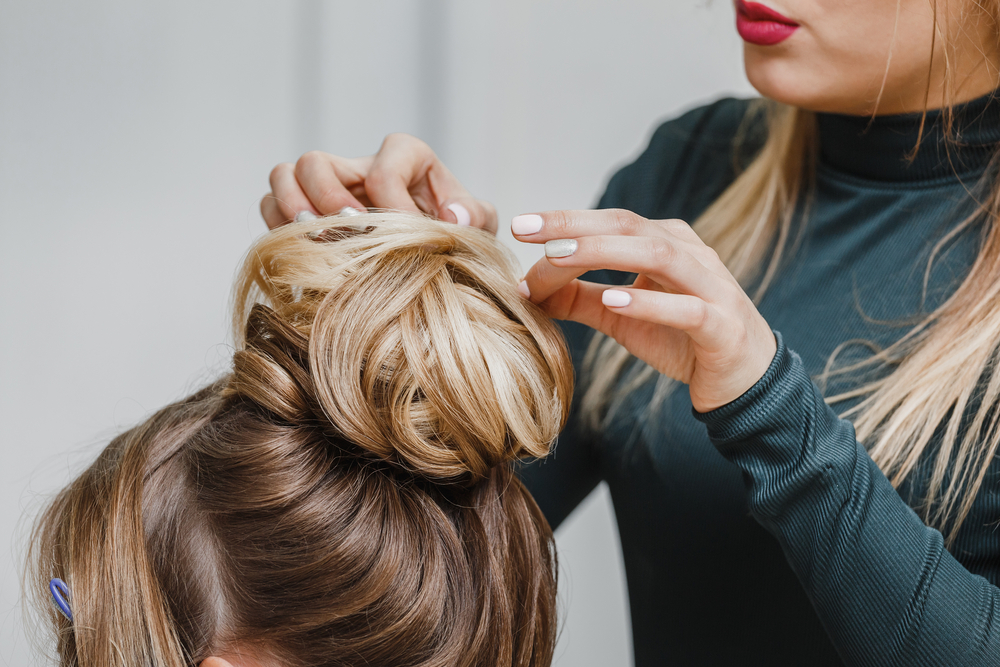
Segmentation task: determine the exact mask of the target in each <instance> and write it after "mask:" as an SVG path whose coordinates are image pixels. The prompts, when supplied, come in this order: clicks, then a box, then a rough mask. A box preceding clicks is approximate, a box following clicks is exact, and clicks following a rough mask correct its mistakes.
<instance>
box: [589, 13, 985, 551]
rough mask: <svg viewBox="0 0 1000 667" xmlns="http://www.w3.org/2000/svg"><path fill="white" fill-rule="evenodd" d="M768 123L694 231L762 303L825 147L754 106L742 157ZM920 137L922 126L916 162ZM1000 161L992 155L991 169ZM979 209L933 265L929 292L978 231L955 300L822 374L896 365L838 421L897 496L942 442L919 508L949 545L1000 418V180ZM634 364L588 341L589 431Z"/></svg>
mask: <svg viewBox="0 0 1000 667" xmlns="http://www.w3.org/2000/svg"><path fill="white" fill-rule="evenodd" d="M993 11H994V13H996V11H997V8H996V6H994V7H993ZM936 20H937V13H936V11H935V21H936ZM994 20H995V17H994ZM936 29H937V27H936V26H935V32H936ZM945 56H946V57H947V49H946V50H945ZM931 65H933V60H932V63H931ZM948 71H950V70H948ZM945 81H946V88H945V99H946V100H950V99H954V98H953V96H954V94H955V91H954V89H953V86H952V79H951V77H950V76H949V75H946V79H945ZM883 86H884V82H883ZM929 87H930V83H928V90H929ZM880 96H881V93H880ZM925 117H926V109H925V111H924V118H925ZM762 120H763V122H764V123H765V124H766V127H767V129H768V133H767V139H766V141H765V143H764V145H763V148H762V149H761V150H760V152H759V153H758V154H757V156H756V157H755V158H754V159H753V161H752V162H751V163H750V165H749V166H748V167H747V168H746V169H745V170H744V171H742V173H740V174H739V175H738V176H737V178H736V179H735V180H734V181H733V183H732V184H730V185H729V187H728V188H727V189H726V190H725V191H724V192H723V193H722V195H721V196H720V197H719V198H718V199H716V200H715V202H714V203H713V204H712V205H711V206H709V207H708V209H706V210H705V211H704V212H703V213H702V214H701V216H700V217H699V218H698V219H697V220H696V221H695V222H694V223H693V225H692V227H693V228H694V230H695V231H696V232H698V234H699V235H700V236H701V238H702V239H703V240H704V241H705V243H706V244H707V245H709V246H711V247H713V248H714V249H715V250H716V252H718V254H719V256H720V258H721V259H722V260H723V262H725V264H726V266H727V267H728V268H729V270H730V271H731V272H732V273H733V275H734V276H735V277H736V278H737V280H739V281H740V283H741V284H742V285H744V286H745V287H746V286H749V285H751V284H756V285H757V288H756V290H755V293H754V300H755V302H759V301H760V298H761V297H762V295H763V294H764V292H765V290H766V289H767V288H768V286H769V284H770V282H771V280H772V279H773V277H774V275H775V273H776V271H777V270H778V267H779V266H780V264H781V261H782V258H783V257H784V256H785V255H786V253H788V252H793V251H794V248H795V246H796V241H797V238H798V235H797V234H796V233H795V232H794V229H793V227H794V219H793V216H794V214H795V211H796V207H797V206H800V205H801V204H802V203H803V202H802V197H806V198H807V199H806V201H805V204H806V207H805V208H806V209H807V208H808V206H807V205H808V196H809V191H810V189H811V184H812V182H813V179H814V168H815V162H816V146H817V143H816V117H815V114H814V113H813V112H810V111H806V110H803V109H799V108H795V107H791V106H788V105H784V104H780V103H777V102H774V101H770V100H758V101H756V102H755V103H752V104H751V106H750V108H749V109H748V112H747V115H746V117H745V118H744V122H743V125H742V127H741V129H740V131H739V132H738V134H737V138H736V142H735V143H736V146H735V148H736V149H737V150H738V149H739V146H740V143H741V142H742V140H743V139H744V138H745V136H746V132H747V131H748V130H749V128H751V127H753V126H755V125H758V124H759V123H760V122H761V121H762ZM942 124H943V128H944V131H945V136H946V147H947V148H950V146H951V143H953V142H954V137H953V136H952V132H953V112H952V105H951V104H950V103H947V104H946V105H945V108H944V111H943V114H942ZM923 137H924V120H923V118H922V119H921V124H920V132H919V138H918V142H917V145H916V146H915V147H914V150H913V153H912V154H911V158H912V157H913V156H915V154H916V151H917V149H918V148H919V145H920V142H921V141H922V140H923ZM996 160H997V158H996V156H994V161H993V163H992V164H996ZM970 196H974V195H970ZM977 204H978V206H977V208H976V210H975V212H974V213H973V214H971V215H970V216H968V217H967V218H966V219H964V220H962V221H960V223H959V224H958V225H957V226H956V227H955V228H953V229H952V230H951V231H950V232H948V233H947V234H946V235H945V236H943V237H942V238H941V239H940V240H939V241H938V242H937V244H936V246H935V247H934V249H933V252H932V253H931V256H930V259H929V260H928V264H927V267H926V269H925V273H924V289H925V290H926V287H927V282H928V280H929V276H930V269H931V265H932V263H933V261H934V259H935V258H936V257H937V255H938V254H939V253H940V252H941V250H942V249H943V248H944V247H945V246H946V245H947V244H948V243H949V242H951V241H952V240H953V239H954V238H955V237H956V236H958V235H959V234H961V233H962V232H963V231H965V230H966V229H968V228H969V227H970V226H972V225H974V224H981V225H982V234H983V243H982V246H981V249H980V252H979V255H978V257H977V258H976V260H975V262H974V263H973V265H972V267H971V268H970V270H969V273H968V275H967V276H966V277H965V279H964V280H963V282H962V283H961V285H960V286H959V287H958V288H957V289H956V290H955V292H954V293H953V294H952V295H951V297H950V298H948V299H947V300H946V301H945V302H944V303H942V304H941V305H940V306H939V307H937V308H936V309H935V310H934V311H933V312H931V313H929V314H927V315H926V316H925V317H923V318H922V319H921V320H920V321H919V322H918V323H917V324H916V325H915V326H913V327H912V328H911V329H910V330H909V332H908V333H906V334H905V335H904V336H903V337H902V338H901V339H899V340H898V341H897V342H896V343H894V344H892V345H891V346H889V347H887V348H886V349H884V350H881V351H878V352H876V353H874V354H873V355H872V356H871V357H869V358H868V359H866V360H865V361H863V362H860V363H855V364H852V365H850V366H847V367H844V368H841V369H837V370H834V369H833V364H834V361H835V359H836V357H837V355H838V353H839V352H840V350H841V349H842V348H843V347H844V346H846V345H848V344H851V343H854V342H857V341H845V342H844V343H843V344H842V345H841V346H839V347H838V348H837V350H835V351H834V352H833V354H832V355H831V358H830V360H829V362H828V364H827V367H826V369H825V370H824V372H823V374H822V375H821V376H820V378H819V379H820V380H821V381H825V380H826V379H828V378H829V377H831V376H833V375H835V374H844V373H857V374H858V375H859V376H861V375H862V374H863V373H864V372H865V371H872V370H874V369H876V368H877V367H880V366H881V367H891V368H893V371H892V372H891V373H888V374H882V377H879V378H878V379H876V380H874V381H867V382H863V383H861V386H858V387H856V388H855V389H852V390H850V391H847V392H843V393H840V394H837V395H835V396H830V397H827V399H826V400H827V402H828V403H830V404H836V403H839V402H842V401H846V400H849V399H858V398H860V399H861V400H860V401H859V402H858V403H857V404H856V405H854V407H852V408H850V409H848V410H845V411H844V412H843V413H842V414H841V417H843V418H852V419H853V422H854V427H855V429H856V433H857V437H858V440H859V441H861V442H863V443H865V444H866V446H867V447H868V449H869V451H870V453H871V456H872V458H873V459H874V461H875V462H876V463H877V464H878V465H879V467H880V468H881V469H882V470H883V472H884V473H885V474H886V476H887V477H888V478H889V480H890V481H891V482H892V484H893V486H895V487H897V488H898V487H899V485H901V484H902V483H903V482H904V481H905V480H906V479H907V477H908V476H909V475H910V474H911V473H913V472H914V470H915V469H916V466H917V463H918V461H919V460H920V459H921V457H922V456H923V455H924V454H925V452H927V450H928V448H929V447H931V446H932V445H934V444H935V443H937V444H938V451H937V453H936V455H935V458H934V465H933V470H932V472H931V476H930V480H929V484H928V487H927V493H926V496H925V498H923V503H922V506H921V508H920V510H921V512H922V514H923V518H924V520H925V521H926V522H927V523H928V524H929V525H931V526H934V527H937V528H939V529H941V530H942V532H944V533H945V536H946V538H947V540H948V544H950V543H951V542H952V541H953V540H954V537H955V535H956V533H957V531H958V529H959V527H960V526H961V525H962V523H963V522H964V520H965V519H966V517H967V516H968V514H969V511H970V510H971V508H972V504H973V502H974V500H975V497H976V494H977V493H978V491H979V489H980V488H981V486H982V483H983V479H984V477H985V475H986V472H987V469H988V467H989V465H990V462H991V461H992V459H993V457H994V455H995V454H996V452H997V449H998V446H1000V411H998V410H997V409H996V405H997V404H998V402H1000V354H998V352H1000V351H998V347H1000V280H998V278H997V277H998V276H1000V180H996V181H994V182H993V183H991V184H990V189H989V192H988V194H987V196H985V197H983V198H982V200H981V201H977ZM800 231H801V230H800ZM632 362H633V359H632V357H631V356H630V355H629V354H628V352H627V351H626V350H625V349H624V348H622V347H621V346H620V345H618V344H617V343H616V342H615V341H614V340H612V339H610V338H607V337H605V336H595V337H594V338H593V339H592V341H591V345H590V347H589V349H588V351H587V355H586V357H585V359H584V368H585V369H586V371H587V376H586V377H587V378H588V380H589V384H588V386H587V389H586V391H585V393H584V396H583V398H582V401H581V412H583V413H584V414H589V415H591V417H590V425H591V426H592V427H594V428H598V429H599V428H602V427H603V426H605V425H606V424H607V423H608V422H609V421H610V420H611V419H612V418H613V417H614V415H615V413H616V411H617V410H618V409H619V408H620V407H621V406H622V405H624V402H623V400H622V399H623V398H624V397H625V396H626V395H627V394H629V393H630V392H632V391H634V390H636V389H637V388H638V387H640V386H642V385H644V384H646V383H647V382H648V381H649V380H650V379H651V378H653V377H656V376H657V374H656V372H655V371H654V370H653V369H652V368H650V367H649V366H647V365H645V364H642V363H640V362H637V361H635V362H634V363H632ZM676 384H677V383H676V382H675V381H673V380H671V379H670V378H667V377H665V376H659V377H657V379H656V385H655V389H654V393H653V397H652V400H651V402H650V405H649V406H648V411H647V416H648V417H652V416H653V415H654V414H655V413H656V411H657V407H658V405H660V404H661V403H662V401H663V400H664V399H665V397H666V396H667V395H668V394H669V393H670V392H671V391H672V390H673V389H674V388H675V387H676ZM616 390H617V395H616V396H615V397H614V399H612V393H613V392H615V391H616ZM966 420H967V424H965V422H966ZM942 425H943V431H942V432H941V434H940V437H939V438H936V437H935V435H936V433H937V432H938V431H939V429H940V427H941V426H942Z"/></svg>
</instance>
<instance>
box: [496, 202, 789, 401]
mask: <svg viewBox="0 0 1000 667" xmlns="http://www.w3.org/2000/svg"><path fill="white" fill-rule="evenodd" d="M511 231H512V232H513V234H514V237H515V238H517V239H518V240H520V241H524V242H527V243H545V251H546V252H545V254H546V257H545V258H543V259H540V260H539V261H538V262H537V263H536V264H535V265H534V266H532V267H531V269H530V270H529V271H528V274H527V275H526V276H525V283H522V285H521V286H520V289H521V290H522V293H523V292H525V291H527V292H528V293H529V294H530V296H529V298H530V299H531V301H533V302H534V303H537V304H538V305H539V306H541V307H542V308H543V309H544V310H545V311H546V312H547V313H548V314H549V315H550V316H551V317H554V318H556V319H561V320H573V321H575V322H580V323H582V324H585V325H587V326H589V327H592V328H594V329H597V330H598V331H600V332H602V333H605V334H607V335H608V336H611V337H612V338H614V339H615V340H616V341H618V342H619V343H621V344H622V345H623V346H624V347H625V348H626V349H627V350H628V351H629V352H631V353H632V354H633V355H635V356H636V357H638V358H639V359H642V360H643V361H645V362H646V363H648V364H649V365H651V366H652V367H653V368H655V369H656V370H657V371H659V372H660V373H663V374H664V375H668V376H670V377H672V378H674V379H676V380H680V381H681V382H684V383H686V384H687V385H688V386H689V388H690V391H691V403H692V405H693V406H694V408H695V410H698V411H699V412H707V411H709V410H712V409H714V408H717V407H720V406H722V405H725V404H726V403H729V402H731V401H733V400H735V399H737V398H739V397H740V396H741V395H742V394H743V393H744V392H745V391H746V390H747V389H749V388H750V387H752V386H753V385H754V383H756V382H757V380H759V379H760V378H761V377H762V376H763V375H764V372H765V371H766V370H767V368H768V366H769V365H770V363H771V360H772V359H773V358H774V354H775V352H776V350H777V346H776V343H775V340H774V334H773V333H772V332H771V328H770V327H769V326H768V324H767V322H766V321H764V318H763V317H762V316H761V314H760V313H759V312H758V311H757V308H756V307H755V306H754V304H753V302H752V301H751V300H750V298H749V297H748V296H747V294H746V292H744V291H743V289H742V288H741V287H740V285H739V283H737V281H736V279H735V278H733V276H732V274H731V273H729V270H728V269H727V268H726V267H725V265H724V264H723V263H722V261H721V260H720V259H719V256H718V255H717V254H716V252H715V251H714V250H713V249H712V248H710V247H708V246H707V245H705V244H704V243H703V242H702V240H701V239H700V238H699V237H698V235H697V234H695V233H694V231H693V230H692V229H691V227H690V226H689V225H688V224H687V223H685V222H684V221H682V220H647V219H646V218H643V217H641V216H638V215H636V214H634V213H631V212H629V211H623V210H613V209H612V210H598V211H553V212H548V213H542V214H540V215H522V216H518V217H516V218H514V220H513V222H512V223H511ZM595 269H614V270H617V271H625V272H627V273H636V274H638V277H637V278H636V280H635V282H634V283H633V284H632V285H631V286H629V287H617V286H609V285H599V284H596V283H590V282H585V281H582V280H577V277H578V276H580V275H582V274H583V273H586V272H587V271H591V270H595ZM525 288H526V289H525ZM609 288H610V289H609Z"/></svg>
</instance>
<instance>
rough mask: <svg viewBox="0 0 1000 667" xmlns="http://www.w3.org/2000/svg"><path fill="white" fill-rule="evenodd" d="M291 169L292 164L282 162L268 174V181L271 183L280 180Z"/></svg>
mask: <svg viewBox="0 0 1000 667" xmlns="http://www.w3.org/2000/svg"><path fill="white" fill-rule="evenodd" d="M291 169H292V164H291V163H290V162H282V163H281V164H277V165H275V166H274V169H272V170H271V173H270V174H268V179H269V180H270V181H272V182H274V181H277V180H278V179H280V178H281V177H282V176H283V175H284V174H286V173H288V172H289V171H291Z"/></svg>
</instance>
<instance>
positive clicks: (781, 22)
mask: <svg viewBox="0 0 1000 667" xmlns="http://www.w3.org/2000/svg"><path fill="white" fill-rule="evenodd" d="M798 27H799V24H798V23H796V22H795V21H793V20H792V19H790V18H788V17H787V16H782V15H781V14H779V13H778V12H776V11H774V10H773V9H771V8H770V7H765V6H764V5H762V4H760V3H758V2H744V0H736V31H737V32H738V33H740V37H742V38H743V39H744V40H745V41H747V42H750V43H751V44H757V45H759V46H771V45H773V44H777V43H779V42H783V41H785V40H786V39H788V38H789V37H791V36H792V33H793V32H795V31H796V30H798Z"/></svg>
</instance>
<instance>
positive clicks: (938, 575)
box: [695, 332, 1000, 667]
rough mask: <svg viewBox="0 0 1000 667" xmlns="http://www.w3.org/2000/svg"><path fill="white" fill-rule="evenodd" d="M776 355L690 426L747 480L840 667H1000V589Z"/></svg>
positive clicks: (757, 510) (790, 356) (802, 373)
mask: <svg viewBox="0 0 1000 667" xmlns="http://www.w3.org/2000/svg"><path fill="white" fill-rule="evenodd" d="M775 334H776V337H777V341H778V351H777V354H776V355H775V357H774V360H773V361H772V362H771V365H770V367H769V368H768V370H767V372H766V373H765V374H764V376H763V377H762V378H761V379H760V380H759V381H758V382H757V383H756V384H755V385H754V386H753V387H751V388H750V389H749V390H748V391H747V392H746V393H745V394H744V395H743V396H741V397H740V398H738V399H737V400H735V401H733V402H732V403H729V404H727V405H724V406H722V407H720V408H718V409H716V410H713V411H711V412H707V413H704V414H701V413H697V412H696V413H695V417H696V418H697V419H699V420H700V421H702V422H704V423H705V424H706V425H707V427H708V433H709V437H710V438H711V440H712V442H713V443H714V444H715V446H716V447H717V448H718V450H719V451H720V452H721V453H722V455H723V456H725V457H726V458H727V459H728V460H730V461H732V462H733V463H735V464H736V465H737V466H739V467H740V468H741V469H742V471H743V474H744V476H745V479H746V482H747V493H748V496H749V497H748V501H749V506H750V511H751V512H752V514H753V516H754V517H755V518H756V519H757V521H759V522H760V523H761V524H762V525H763V526H764V527H765V528H766V529H767V530H769V531H770V532H771V533H772V534H773V535H774V536H775V537H776V538H777V539H778V541H779V542H780V544H781V546H782V548H783V550H784V552H785V555H786V557H787V559H788V561H789V563H790V565H791V567H792V568H793V570H794V571H795V573H796V574H797V575H798V577H799V579H800V580H801V582H802V585H803V586H804V588H805V590H806V592H807V594H808V596H809V598H810V600H811V601H812V604H813V606H814V607H815V609H816V612H817V613H818V615H819V616H820V619H821V621H822V623H823V624H824V626H825V627H826V630H827V632H828V634H829V636H830V638H831V639H832V640H833V642H834V644H835V645H836V647H837V650H838V651H839V653H840V655H841V657H842V658H843V660H844V661H845V662H846V664H848V665H852V666H854V665H858V666H860V665H898V666H903V665H905V666H907V667H918V666H930V665H942V666H943V665H948V666H955V665H968V666H979V665H983V666H985V665H1000V589H998V588H997V587H995V586H993V585H991V584H990V583H989V582H988V581H987V580H985V579H984V578H982V577H980V576H977V575H974V574H972V573H970V572H969V571H968V570H966V569H965V568H964V567H963V566H962V565H961V564H960V563H959V562H958V561H957V560H955V558H954V557H952V555H951V554H950V553H949V552H948V551H947V550H946V549H945V547H944V542H943V539H942V536H941V533H940V532H938V531H937V530H934V529H932V528H928V527H927V526H925V525H924V524H923V522H922V521H921V520H920V518H919V517H918V516H917V515H916V514H915V513H914V511H913V510H912V509H911V508H910V507H909V506H908V505H907V504H906V503H905V502H904V501H903V499H902V498H901V497H900V496H899V494H898V493H897V492H896V490H895V489H893V487H892V485H891V484H890V483H889V481H888V480H887V479H886V477H885V476H884V475H883V474H882V472H881V470H879V468H878V466H876V465H875V463H874V461H872V459H871V457H869V455H868V453H867V452H866V450H865V449H864V447H862V445H861V444H860V443H858V441H857V439H856V437H855V433H854V428H853V426H852V424H851V423H850V422H848V421H845V420H842V419H839V418H838V417H837V415H836V413H835V412H834V411H833V410H832V409H831V408H830V407H829V406H827V404H826V403H825V402H824V401H823V397H822V395H821V393H820V391H819V389H818V388H817V387H816V385H815V384H814V383H813V381H812V380H811V379H810V377H809V375H808V373H807V372H806V370H805V368H804V366H803V364H802V360H801V359H800V358H799V356H798V355H797V354H795V353H794V352H792V351H791V350H789V349H788V348H787V347H786V346H785V344H784V342H783V340H782V337H781V335H780V334H779V333H777V332H775Z"/></svg>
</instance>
